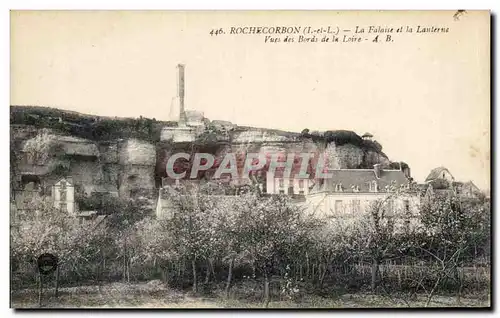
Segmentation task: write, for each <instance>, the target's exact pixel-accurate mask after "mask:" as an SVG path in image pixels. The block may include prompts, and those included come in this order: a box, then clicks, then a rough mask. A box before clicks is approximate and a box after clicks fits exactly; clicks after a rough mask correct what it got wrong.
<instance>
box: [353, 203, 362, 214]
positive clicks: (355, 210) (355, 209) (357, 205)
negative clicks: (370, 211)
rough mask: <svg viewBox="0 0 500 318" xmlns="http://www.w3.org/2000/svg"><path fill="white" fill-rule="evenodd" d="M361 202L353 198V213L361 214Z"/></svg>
mask: <svg viewBox="0 0 500 318" xmlns="http://www.w3.org/2000/svg"><path fill="white" fill-rule="evenodd" d="M360 207H361V202H360V201H359V200H352V213H354V214H359V212H360Z"/></svg>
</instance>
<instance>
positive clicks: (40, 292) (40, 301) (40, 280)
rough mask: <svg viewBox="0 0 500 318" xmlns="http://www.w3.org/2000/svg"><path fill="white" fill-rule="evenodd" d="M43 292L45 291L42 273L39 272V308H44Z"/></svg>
mask: <svg viewBox="0 0 500 318" xmlns="http://www.w3.org/2000/svg"><path fill="white" fill-rule="evenodd" d="M42 290H43V281H42V273H40V272H38V307H42Z"/></svg>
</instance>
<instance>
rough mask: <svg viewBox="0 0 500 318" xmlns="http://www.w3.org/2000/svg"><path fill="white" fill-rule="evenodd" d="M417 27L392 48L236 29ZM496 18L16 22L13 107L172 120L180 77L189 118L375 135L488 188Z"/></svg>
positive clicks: (129, 15)
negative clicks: (275, 37)
mask: <svg viewBox="0 0 500 318" xmlns="http://www.w3.org/2000/svg"><path fill="white" fill-rule="evenodd" d="M247 25H248V26H288V25H293V26H303V27H304V26H309V25H310V26H318V27H320V26H324V25H331V26H340V27H341V28H351V29H352V28H355V26H356V25H359V26H369V25H381V26H393V27H398V26H401V25H412V26H416V25H421V26H426V27H427V26H437V27H441V26H443V27H449V29H450V32H449V33H446V34H439V33H438V34H410V35H408V34H406V35H399V34H398V35H395V38H394V42H392V43H378V44H374V43H371V42H370V41H368V42H364V43H361V44H327V43H317V44H315V43H309V44H304V43H276V44H269V43H267V44H266V43H264V38H263V36H262V35H229V34H225V35H219V36H210V34H209V32H210V31H211V30H212V29H217V28H219V27H222V28H225V29H226V30H229V28H230V27H231V26H247ZM489 38H490V36H489V16H488V14H487V13H479V12H468V13H467V14H465V15H463V16H462V17H461V18H460V20H459V21H455V20H454V19H453V12H439V13H415V12H414V13H404V12H392V13H378V14H377V13H375V12H371V13H366V12H365V13H354V12H350V13H345V12H344V13H335V12H306V13H304V12H302V13H300V12H275V13H264V12H247V13H243V12H239V13H238V12H232V13H229V12H218V13H209V12H204V13H200V12H191V13H165V12H21V13H19V12H14V13H12V14H11V104H12V105H38V106H51V107H57V108H62V109H68V110H74V111H78V112H82V113H90V114H96V115H107V116H127V117H139V116H140V115H142V116H144V117H150V118H153V117H154V118H156V119H161V120H168V119H169V118H168V116H169V112H170V105H171V100H172V98H173V97H174V96H175V94H176V68H175V67H176V65H177V64H178V63H185V64H186V108H187V109H195V110H200V111H203V112H204V113H205V116H206V117H208V118H209V119H212V120H213V119H220V120H229V121H232V122H233V123H236V124H238V125H250V126H256V127H266V128H276V129H283V130H290V131H301V130H302V129H304V128H309V129H310V130H320V131H321V130H335V129H348V130H353V131H355V132H357V133H358V134H360V135H361V134H363V133H365V132H371V133H372V134H373V135H374V136H375V139H376V140H378V141H379V142H380V143H381V144H382V145H383V148H384V149H383V151H384V152H385V153H386V154H387V155H388V156H389V158H390V159H391V160H393V161H398V160H402V161H405V162H407V163H408V164H409V165H410V167H411V168H412V174H413V176H414V177H415V178H416V179H417V180H418V181H423V180H424V179H425V177H426V176H427V174H428V173H429V171H430V170H431V169H432V168H435V167H437V166H446V167H447V168H448V169H449V170H450V171H451V173H452V174H453V175H454V176H455V178H456V179H458V180H463V181H467V180H473V181H474V182H475V183H476V184H477V185H478V186H479V187H481V188H483V189H489V187H490V169H489V167H490V148H489V139H490V125H489V123H490V90H489V89H490V88H489V87H490V85H489V80H490V78H489V76H490V64H489V63H490V62H489V52H490V48H489Z"/></svg>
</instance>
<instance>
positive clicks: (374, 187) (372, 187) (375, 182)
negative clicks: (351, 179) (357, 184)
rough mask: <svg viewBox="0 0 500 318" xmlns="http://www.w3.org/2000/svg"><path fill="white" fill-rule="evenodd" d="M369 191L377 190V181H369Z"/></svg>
mask: <svg viewBox="0 0 500 318" xmlns="http://www.w3.org/2000/svg"><path fill="white" fill-rule="evenodd" d="M370 192H378V186H377V181H372V182H370Z"/></svg>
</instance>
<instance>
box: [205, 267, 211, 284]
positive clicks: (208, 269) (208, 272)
mask: <svg viewBox="0 0 500 318" xmlns="http://www.w3.org/2000/svg"><path fill="white" fill-rule="evenodd" d="M209 281H210V264H209V263H207V270H206V272H205V285H208V282H209Z"/></svg>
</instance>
